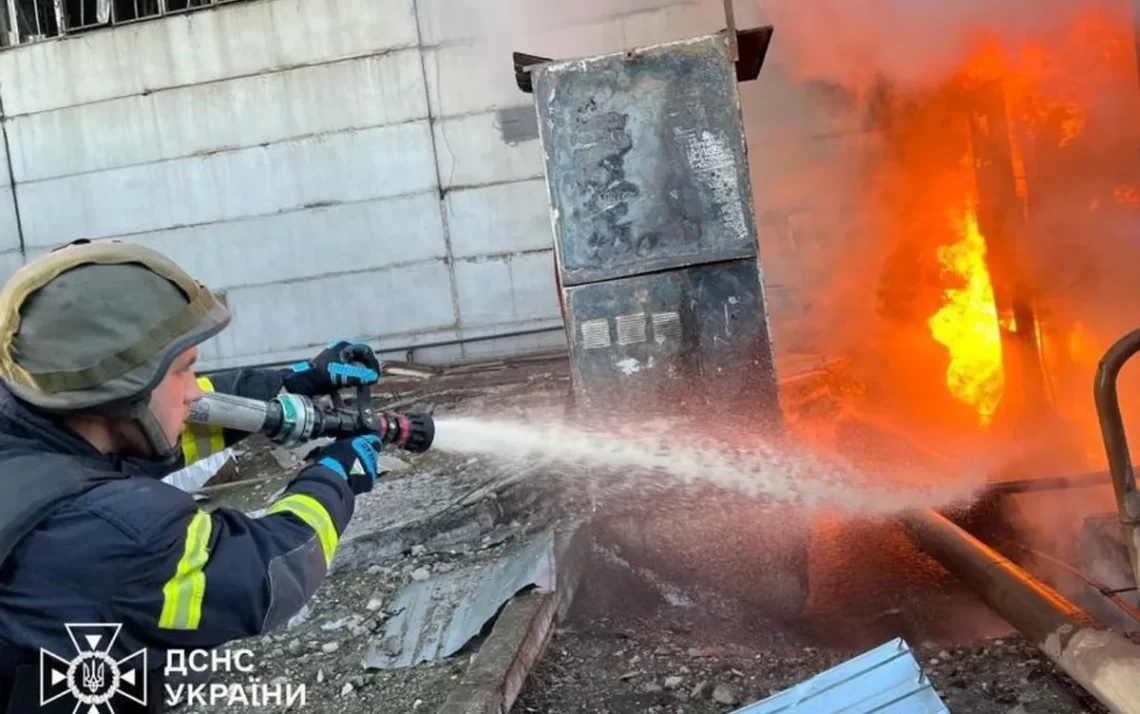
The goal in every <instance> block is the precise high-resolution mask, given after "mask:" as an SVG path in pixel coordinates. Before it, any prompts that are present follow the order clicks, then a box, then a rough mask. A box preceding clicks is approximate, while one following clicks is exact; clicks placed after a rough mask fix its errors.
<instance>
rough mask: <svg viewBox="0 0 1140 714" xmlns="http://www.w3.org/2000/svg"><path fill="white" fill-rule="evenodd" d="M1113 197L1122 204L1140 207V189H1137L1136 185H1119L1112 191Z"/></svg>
mask: <svg viewBox="0 0 1140 714" xmlns="http://www.w3.org/2000/svg"><path fill="white" fill-rule="evenodd" d="M1112 197H1113V198H1114V199H1115V200H1116V202H1117V203H1119V204H1120V205H1121V206H1131V207H1134V208H1140V191H1137V190H1136V187H1135V186H1129V185H1127V184H1124V185H1122V186H1117V187H1116V188H1115V189H1113V191H1112Z"/></svg>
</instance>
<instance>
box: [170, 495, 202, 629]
mask: <svg viewBox="0 0 1140 714" xmlns="http://www.w3.org/2000/svg"><path fill="white" fill-rule="evenodd" d="M213 525H214V522H213V521H212V520H211V519H210V514H208V513H206V512H205V511H198V512H197V513H196V514H194V518H192V519H191V520H190V525H189V527H187V529H186V547H185V549H184V550H183V552H182V557H181V558H180V559H179V561H178V567H177V568H175V570H174V575H173V576H172V577H171V578H170V580H167V581H166V584H165V585H163V586H162V614H161V615H160V616H159V618H158V626H159V627H161V628H163V629H166V630H196V629H198V622H199V621H200V620H201V619H202V598H203V597H204V596H205V594H206V574H205V573H204V572H203V569H204V568H205V567H206V561H207V560H209V558H210V551H209V544H210V530H211V529H212V528H213Z"/></svg>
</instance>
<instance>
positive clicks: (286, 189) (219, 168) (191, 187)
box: [17, 122, 436, 246]
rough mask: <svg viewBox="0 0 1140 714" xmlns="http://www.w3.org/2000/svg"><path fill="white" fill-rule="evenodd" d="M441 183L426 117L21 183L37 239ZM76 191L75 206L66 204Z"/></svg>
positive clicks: (136, 229)
mask: <svg viewBox="0 0 1140 714" xmlns="http://www.w3.org/2000/svg"><path fill="white" fill-rule="evenodd" d="M435 184H436V174H435V159H434V156H433V153H432V142H431V130H430V128H429V127H428V124H427V122H417V123H413V124H396V125H393V126H388V127H380V128H376V129H367V130H361V131H349V132H344V133H340V134H328V135H322V136H317V137H311V138H306V139H299V140H296V141H289V142H283V143H280V144H273V145H270V146H268V147H266V148H261V147H255V148H252V149H243V150H240V151H232V152H224V153H220V154H212V155H210V156H203V157H190V158H185V159H178V160H175V161H167V162H161V163H156V164H146V165H142V166H132V167H127V168H123V169H115V170H113V171H105V172H98V173H91V174H79V175H76V176H69V177H66V178H61V179H52V180H50V181H40V182H36V183H30V184H23V185H20V186H18V188H17V194H18V196H19V201H20V206H21V211H22V216H23V225H24V239H25V241H26V242H27V244H28V245H29V246H43V245H54V244H58V243H60V242H66V241H69V240H72V239H75V238H81V237H89V238H94V237H104V236H114V235H126V234H135V233H143V232H146V231H156V230H162V229H168V228H173V227H177V226H186V225H200V224H204V223H213V222H219V221H228V220H235V219H240V218H246V217H250V216H259V215H267V214H271V213H277V212H281V211H288V210H292V209H298V208H302V207H314V206H316V205H323V204H338V203H344V202H350V201H363V200H368V199H372V198H382V197H386V196H399V195H405V194H413V193H420V192H423V191H426V190H428V189H431V188H433V187H434V186H435ZM63 197H67V200H66V204H67V207H68V210H60V204H61V203H62V201H63Z"/></svg>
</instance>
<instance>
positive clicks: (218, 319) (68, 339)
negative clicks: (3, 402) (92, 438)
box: [0, 239, 230, 457]
mask: <svg viewBox="0 0 1140 714" xmlns="http://www.w3.org/2000/svg"><path fill="white" fill-rule="evenodd" d="M229 321H230V314H229V311H228V310H227V309H226V307H225V306H224V305H223V304H222V303H220V302H219V301H218V299H217V298H216V297H215V296H214V295H213V294H212V293H211V292H210V291H209V290H208V289H207V288H206V287H205V286H203V285H201V284H200V283H199V282H198V281H196V280H194V278H192V277H191V276H190V275H188V274H187V273H186V272H185V271H184V270H182V269H181V268H179V267H178V266H177V265H175V264H174V262H173V261H171V260H170V259H168V258H167V257H165V256H164V255H162V254H160V253H158V252H156V251H153V250H151V249H149V248H144V247H142V246H139V245H134V244H130V243H124V242H122V241H118V240H113V239H112V240H100V241H88V240H81V241H76V242H74V243H70V244H68V245H65V246H63V247H61V248H58V249H56V250H54V251H52V252H50V253H47V254H45V255H44V256H42V257H40V258H38V259H36V260H33V261H31V262H30V263H28V264H27V265H25V266H24V267H23V268H21V269H20V270H18V271H17V272H16V273H15V274H14V275H13V276H12V277H11V278H10V279H9V280H8V282H7V284H6V285H5V286H4V288H3V291H2V292H0V379H3V381H4V383H5V384H7V386H8V387H9V388H10V389H11V390H12V391H13V392H14V393H15V395H16V396H17V397H19V398H20V399H22V400H24V401H26V402H28V403H30V404H32V405H34V406H36V407H38V408H39V409H41V410H43V411H45V412H49V413H56V414H80V413H87V414H102V415H105V416H109V417H116V418H125V419H134V420H137V421H138V422H139V424H140V425H141V427H142V429H143V432H144V434H145V435H146V437H147V440H148V441H149V442H150V445H151V448H152V449H153V450H154V451H155V455H156V456H159V457H169V456H170V455H171V454H172V453H173V452H174V450H175V449H176V447H177V444H176V443H170V442H169V440H168V439H167V438H166V437H165V435H164V434H163V431H162V429H161V428H160V427H159V424H158V422H157V420H156V419H155V416H154V414H153V413H152V412H151V410H150V407H149V400H150V394H151V391H152V390H153V389H154V388H155V387H156V386H157V385H158V383H159V382H160V381H162V379H163V377H164V376H165V374H166V372H167V370H168V369H169V367H170V364H171V362H172V361H173V360H174V358H175V357H177V356H178V355H179V354H180V353H182V352H183V351H184V350H186V349H188V348H189V347H191V346H195V345H198V344H200V343H202V342H204V341H206V340H207V339H209V338H210V337H212V336H214V335H216V334H217V333H218V332H220V331H221V330H222V329H224V328H225V327H226V325H228V324H229Z"/></svg>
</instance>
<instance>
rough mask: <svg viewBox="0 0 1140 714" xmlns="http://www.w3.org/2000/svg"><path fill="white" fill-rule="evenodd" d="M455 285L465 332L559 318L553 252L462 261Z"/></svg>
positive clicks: (456, 272) (456, 268)
mask: <svg viewBox="0 0 1140 714" xmlns="http://www.w3.org/2000/svg"><path fill="white" fill-rule="evenodd" d="M544 276H545V277H544ZM455 282H456V288H457V291H458V295H459V314H460V318H461V320H462V322H463V325H464V328H467V327H478V326H486V325H494V324H504V323H511V322H524V321H532V320H549V319H554V318H557V317H558V316H559V310H558V293H557V290H556V289H555V283H554V254H553V251H550V250H547V251H541V252H538V253H526V254H521V255H511V256H504V257H500V258H488V259H483V260H478V261H458V262H456V264H455Z"/></svg>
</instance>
